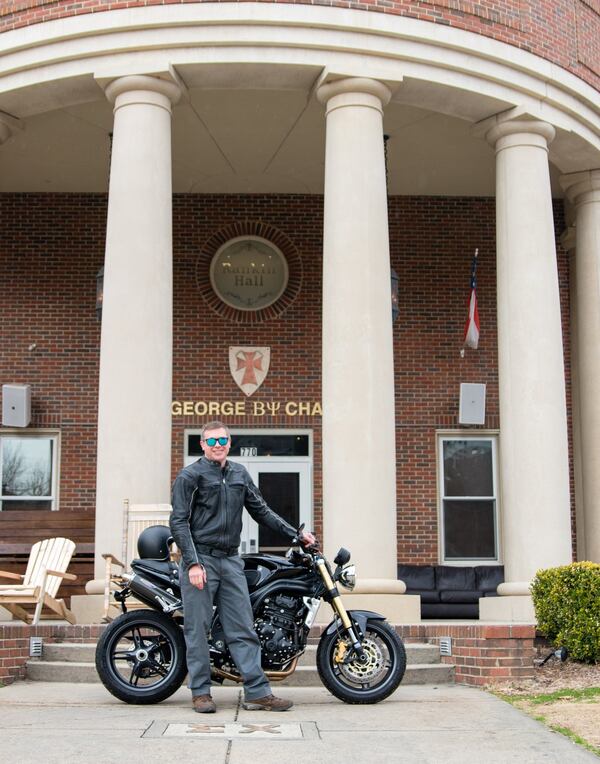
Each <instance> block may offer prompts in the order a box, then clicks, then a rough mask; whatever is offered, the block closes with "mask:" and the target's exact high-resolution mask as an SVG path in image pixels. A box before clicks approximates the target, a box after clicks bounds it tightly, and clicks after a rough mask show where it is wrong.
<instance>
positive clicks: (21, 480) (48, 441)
mask: <svg viewBox="0 0 600 764" xmlns="http://www.w3.org/2000/svg"><path fill="white" fill-rule="evenodd" d="M57 472H58V434H57V433H47V432H28V433H27V434H25V433H22V432H13V431H3V432H0V481H1V484H2V493H1V495H0V510H1V511H3V512H6V511H10V510H21V511H23V510H36V509H41V510H52V509H58V506H57V501H56V486H57Z"/></svg>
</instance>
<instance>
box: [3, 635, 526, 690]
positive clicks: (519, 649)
mask: <svg viewBox="0 0 600 764" xmlns="http://www.w3.org/2000/svg"><path fill="white" fill-rule="evenodd" d="M105 628H106V626H105V625H95V626H61V625H56V626H54V625H53V626H25V625H1V624H0V684H10V683H11V682H13V681H15V679H24V678H25V664H26V662H27V660H28V657H29V638H30V637H33V636H36V637H42V638H43V640H44V642H45V643H54V642H86V643H95V642H97V640H98V637H99V636H100V634H101V633H102V631H103V630H104V629H105ZM396 630H397V631H398V633H399V634H400V636H401V637H402V638H403V639H404V641H405V642H429V643H431V644H439V640H440V637H451V638H452V656H451V657H443V658H442V662H443V663H449V664H454V665H455V667H456V668H455V679H456V681H457V682H458V683H461V684H470V685H478V686H481V685H488V684H493V683H494V682H506V681H509V680H511V679H527V678H531V677H533V674H534V664H533V660H534V658H535V657H536V655H537V652H536V647H535V646H534V641H535V638H536V630H535V626H533V625H506V624H498V625H489V624H487V625H486V624H474V625H464V624H448V625H445V624H427V623H420V624H413V625H403V626H396ZM320 632H321V627H316V628H313V630H312V631H311V641H315V639H317V638H318V636H319V635H320Z"/></svg>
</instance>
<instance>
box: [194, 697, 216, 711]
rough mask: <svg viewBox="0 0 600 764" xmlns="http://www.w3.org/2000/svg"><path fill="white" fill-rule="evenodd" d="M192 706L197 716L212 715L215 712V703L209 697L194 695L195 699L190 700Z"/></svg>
mask: <svg viewBox="0 0 600 764" xmlns="http://www.w3.org/2000/svg"><path fill="white" fill-rule="evenodd" d="M192 705H193V706H194V711H195V712H196V713H198V714H214V712H215V711H216V710H217V707H216V706H215V701H214V700H213V699H212V698H211V696H210V695H196V697H195V698H192Z"/></svg>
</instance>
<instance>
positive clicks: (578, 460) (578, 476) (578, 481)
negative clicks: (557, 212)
mask: <svg viewBox="0 0 600 764" xmlns="http://www.w3.org/2000/svg"><path fill="white" fill-rule="evenodd" d="M560 243H561V244H562V246H563V249H565V250H566V251H567V252H568V253H569V330H570V332H569V339H570V341H571V419H572V422H573V424H572V429H573V484H574V485H573V488H574V499H575V527H576V530H577V559H578V560H585V559H586V553H585V515H584V512H583V467H582V447H581V405H580V402H579V352H578V341H577V336H578V331H577V321H578V319H577V288H576V285H577V258H576V255H575V252H576V250H575V244H576V239H575V227H574V226H569V227H568V228H566V229H565V230H564V231H563V232H562V234H561V237H560Z"/></svg>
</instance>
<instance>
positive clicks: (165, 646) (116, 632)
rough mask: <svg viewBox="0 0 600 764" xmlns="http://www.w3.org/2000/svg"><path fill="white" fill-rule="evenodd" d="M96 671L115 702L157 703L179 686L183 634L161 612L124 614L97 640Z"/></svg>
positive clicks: (183, 668) (183, 667)
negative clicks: (117, 700) (116, 699)
mask: <svg viewBox="0 0 600 764" xmlns="http://www.w3.org/2000/svg"><path fill="white" fill-rule="evenodd" d="M96 670H97V671H98V675H99V676H100V679H101V681H102V684H103V685H104V686H105V687H106V689H107V690H108V691H109V692H110V693H112V694H113V695H114V696H115V697H116V698H119V700H123V701H125V703H135V704H139V705H146V704H150V703H160V701H161V700H165V699H166V698H168V697H170V696H171V695H172V694H173V693H174V692H175V691H176V690H178V689H179V687H181V684H182V682H183V680H184V679H185V675H186V673H187V666H186V662H185V640H184V638H183V633H182V631H181V629H180V627H179V626H178V625H177V624H176V623H175V621H173V619H172V618H170V617H169V616H168V615H165V614H164V613H158V612H155V611H154V610H137V611H133V612H130V613H125V614H124V615H121V616H119V617H118V618H116V619H115V620H114V621H113V622H112V623H111V624H110V626H108V628H107V629H105V631H104V632H103V634H102V636H101V637H100V639H99V640H98V645H97V647H96Z"/></svg>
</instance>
